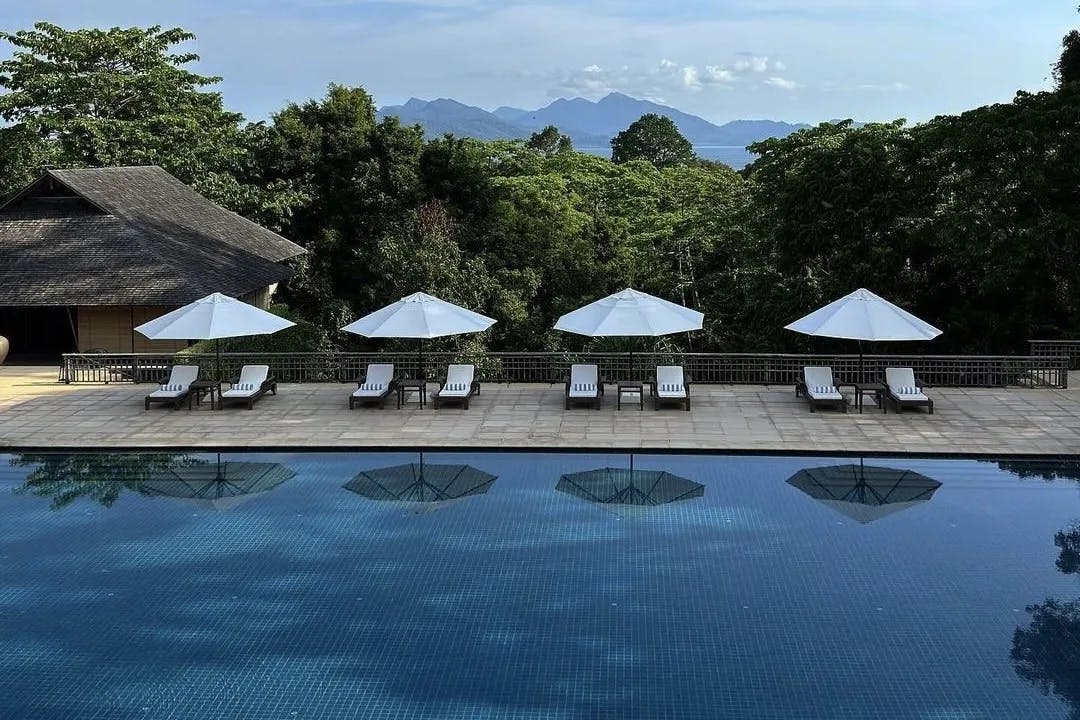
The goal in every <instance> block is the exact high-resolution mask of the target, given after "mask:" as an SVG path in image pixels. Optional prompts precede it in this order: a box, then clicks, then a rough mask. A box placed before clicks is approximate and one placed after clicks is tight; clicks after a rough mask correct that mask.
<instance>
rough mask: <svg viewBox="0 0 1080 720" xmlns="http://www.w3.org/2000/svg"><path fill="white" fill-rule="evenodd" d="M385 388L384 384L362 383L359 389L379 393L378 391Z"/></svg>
mask: <svg viewBox="0 0 1080 720" xmlns="http://www.w3.org/2000/svg"><path fill="white" fill-rule="evenodd" d="M383 387H384V386H383V384H382V383H362V384H361V385H360V388H359V389H360V390H372V391H376V392H378V391H380V390H382V389H383Z"/></svg>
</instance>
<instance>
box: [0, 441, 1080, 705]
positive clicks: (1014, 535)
mask: <svg viewBox="0 0 1080 720" xmlns="http://www.w3.org/2000/svg"><path fill="white" fill-rule="evenodd" d="M418 460H419V458H418V457H417V456H416V454H411V453H363V454H358V453H302V454H272V453H260V454H254V453H245V454H230V455H225V456H217V455H212V454H195V455H182V454H179V455H148V454H141V455H127V456H123V455H121V456H116V455H78V456H55V455H54V456H40V455H38V456H35V455H18V454H16V455H8V456H5V457H3V458H0V717H3V718H36V719H52V718H64V719H65V720H69V719H71V718H110V719H111V718H124V719H126V718H170V719H188V718H200V719H201V720H206V719H209V718H237V719H247V718H260V719H265V718H440V719H444V718H470V719H471V718H530V719H534V718H762V719H765V718H769V719H772V718H775V719H776V720H780V719H783V720H791V719H793V718H920V719H926V720H957V719H964V720H966V719H969V718H1039V719H1040V720H1051V719H1054V718H1069V717H1073V718H1075V717H1080V575H1078V574H1077V572H1078V571H1080V528H1078V525H1080V485H1078V483H1077V479H1078V478H1080V465H1077V464H1075V463H1059V462H1052V461H1045V462H1040V461H1031V462H1023V461H1021V462H1015V461H1014V462H1012V463H1006V462H1001V463H998V462H987V461H975V460H941V459H913V458H873V459H869V458H868V459H866V460H864V461H862V467H861V469H860V467H859V466H860V460H859V459H858V458H854V459H853V458H826V457H803V458H800V457H756V456H710V455H696V456H694V455H637V456H635V457H634V458H633V462H634V468H635V475H634V478H635V482H637V485H636V486H635V487H634V488H629V490H631V492H629V493H627V492H622V494H621V495H619V491H620V490H623V491H625V490H628V488H627V486H626V472H625V471H619V469H625V468H626V467H627V466H628V462H629V460H628V457H627V456H626V455H596V454H530V455H515V454H500V453H444V452H440V453H427V454H425V456H424V463H425V465H424V468H425V471H424V473H425V475H424V483H417V482H415V479H410V478H413V476H412V475H410V473H414V472H415V471H416V468H415V466H414V465H412V464H415V463H417V462H418ZM447 465H453V466H454V468H451V469H449V470H448V469H445V468H443V469H439V466H447ZM461 466H469V467H468V468H462V467H461ZM837 466H844V468H845V469H843V470H828V469H827V468H830V467H837ZM388 467H390V468H392V467H398V468H399V469H398V470H395V471H390V472H386V471H384V470H383V469H384V468H388ZM604 467H611V468H616V472H608V473H599V474H595V475H586V474H585V473H587V472H588V471H591V470H593V469H596V468H604ZM874 468H889V469H890V470H892V471H898V472H894V473H892V474H891V475H890V474H889V473H886V472H885V471H884V470H875V469H874ZM905 473H906V474H905ZM214 477H224V478H227V479H228V480H229V483H210V482H209V479H212V478H214ZM642 478H645V479H644V480H643V479H642ZM141 481H149V482H145V483H144V484H141V485H140V484H139V483H140V482H141ZM844 483H850V488H849V489H850V491H851V492H849V493H848V495H847V496H846V498H847V500H848V501H850V500H859V499H861V500H862V502H847V501H845V500H844V499H843V498H840V497H839V495H838V494H837V491H838V489H840V488H844V487H846V486H845V485H844ZM937 483H940V486H937ZM347 484H348V485H350V487H348V488H346V487H343V486H345V485H347ZM211 486H213V487H214V488H216V491H215V492H216V494H214V495H213V496H211V495H210V494H208V493H207V492H205V490H206V488H209V487H211ZM226 486H228V487H226ZM185 487H187V488H189V490H184V488H185ZM190 488H197V489H198V492H196V494H201V496H200V497H197V498H192V497H184V495H185V493H188V494H190V492H191V491H190ZM217 491H221V492H217ZM245 491H246V492H245ZM829 493H832V495H831V496H830V494H829ZM616 495H619V496H620V497H621V498H623V499H628V498H629V497H630V496H633V497H634V498H635V499H636V501H637V503H636V504H615V503H605V502H598V499H605V498H606V499H611V498H612V497H614V496H616ZM219 496H220V497H219ZM458 496H460V497H458ZM397 497H401V498H406V499H403V500H399V499H394V498H397ZM432 499H434V500H435V501H434V502H429V500H432Z"/></svg>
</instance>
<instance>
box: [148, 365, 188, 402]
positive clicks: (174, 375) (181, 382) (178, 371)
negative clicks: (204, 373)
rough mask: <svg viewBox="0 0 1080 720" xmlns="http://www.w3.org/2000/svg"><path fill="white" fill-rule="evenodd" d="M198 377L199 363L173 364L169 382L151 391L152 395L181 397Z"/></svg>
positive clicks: (156, 396) (157, 396)
mask: <svg viewBox="0 0 1080 720" xmlns="http://www.w3.org/2000/svg"><path fill="white" fill-rule="evenodd" d="M198 377H199V367H198V365H173V368H172V371H171V372H170V373H169V380H168V382H166V383H165V384H164V385H160V386H158V389H157V390H155V391H153V392H152V393H150V397H155V398H160V397H166V398H168V397H180V396H181V395H183V394H184V393H186V392H187V390H188V387H189V386H190V385H191V383H193V382H195V380H196V379H197V378H198Z"/></svg>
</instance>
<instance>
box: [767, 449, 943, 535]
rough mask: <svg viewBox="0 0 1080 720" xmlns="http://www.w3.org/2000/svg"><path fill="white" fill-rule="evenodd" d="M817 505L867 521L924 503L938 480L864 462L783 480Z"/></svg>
mask: <svg viewBox="0 0 1080 720" xmlns="http://www.w3.org/2000/svg"><path fill="white" fill-rule="evenodd" d="M787 483H788V485H791V486H792V487H794V488H797V489H799V490H801V491H802V492H804V493H806V494H807V495H809V496H810V497H812V498H814V499H815V500H817V501H818V502H820V503H821V504H823V505H825V506H827V507H829V508H832V509H833V510H835V511H836V512H839V513H842V514H844V515H846V516H847V517H849V518H851V519H852V520H854V521H856V522H858V523H862V524H864V525H865V524H867V523H871V522H874V521H875V520H880V519H881V518H883V517H885V516H887V515H892V514H893V513H897V512H900V511H902V510H907V509H908V508H911V507H914V506H916V505H919V504H921V503H924V502H927V501H928V500H930V498H932V497H933V496H934V492H935V491H936V490H937V489H938V488H939V487H941V483H940V482H938V481H937V480H934V479H932V478H928V477H926V476H925V475H920V474H919V473H917V472H913V471H911V470H896V469H893V468H887V467H876V466H872V465H864V464H863V462H862V460H860V461H859V464H858V465H833V466H829V467H814V468H805V469H803V470H800V471H799V472H797V473H795V474H794V475H792V476H791V477H790V478H788V480H787Z"/></svg>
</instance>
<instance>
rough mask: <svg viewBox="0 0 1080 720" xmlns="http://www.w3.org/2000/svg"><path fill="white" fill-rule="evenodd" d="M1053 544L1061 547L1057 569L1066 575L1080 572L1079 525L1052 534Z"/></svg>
mask: <svg viewBox="0 0 1080 720" xmlns="http://www.w3.org/2000/svg"><path fill="white" fill-rule="evenodd" d="M1054 544H1055V545H1057V546H1058V547H1059V548H1061V551H1060V552H1059V553H1058V559H1057V563H1056V564H1057V569H1058V570H1060V571H1061V572H1063V573H1065V574H1066V575H1073V574H1075V573H1078V572H1080V525H1077V526H1075V527H1073V528H1072V529H1071V530H1062V531H1061V532H1059V533H1057V534H1056V535H1054Z"/></svg>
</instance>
